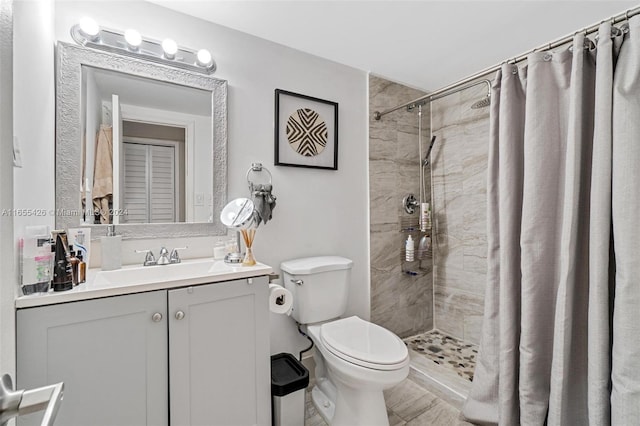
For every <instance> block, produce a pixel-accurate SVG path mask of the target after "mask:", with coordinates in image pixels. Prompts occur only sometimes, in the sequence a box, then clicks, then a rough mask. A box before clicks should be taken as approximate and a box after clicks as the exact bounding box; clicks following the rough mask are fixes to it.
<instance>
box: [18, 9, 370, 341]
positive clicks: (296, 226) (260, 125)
mask: <svg viewBox="0 0 640 426" xmlns="http://www.w3.org/2000/svg"><path fill="white" fill-rule="evenodd" d="M84 15H88V16H91V17H93V18H94V19H95V20H96V21H97V22H98V23H99V24H101V25H104V26H108V27H112V28H117V29H122V30H124V29H126V28H130V27H131V28H136V29H138V30H139V31H140V32H141V33H142V34H143V35H145V36H148V37H152V38H155V39H163V38H164V37H171V38H173V39H175V40H176V41H177V42H178V44H180V45H184V46H187V47H192V48H207V49H209V50H210V51H211V52H212V53H213V56H214V58H215V60H216V62H217V65H218V71H217V72H216V76H217V77H219V78H224V79H227V80H228V81H229V102H228V108H229V109H228V116H229V129H228V133H229V150H228V153H229V154H228V164H229V172H228V179H229V191H228V195H229V199H231V198H235V197H238V196H247V195H248V190H247V186H246V180H245V174H246V171H247V169H248V168H249V166H250V164H251V163H252V162H262V163H263V164H264V165H265V166H267V167H268V168H269V169H270V170H271V172H272V173H273V183H274V193H275V195H276V196H277V197H278V201H277V208H276V210H275V212H274V218H273V221H271V222H269V223H268V224H267V225H266V226H261V227H260V228H259V229H258V233H257V236H256V242H255V248H254V253H255V254H256V257H257V259H258V260H259V261H262V262H264V263H267V264H270V265H272V266H273V267H274V269H276V270H278V269H279V264H280V262H282V261H283V260H286V259H291V258H295V257H302V256H312V255H325V254H337V255H342V256H346V257H349V258H351V259H353V260H354V269H353V274H352V279H353V282H352V286H351V292H350V300H349V305H348V313H349V314H358V315H360V316H362V317H364V318H368V317H369V276H368V274H369V272H368V271H369V261H368V246H369V244H368V214H367V206H368V200H367V197H368V195H367V194H368V187H367V123H368V119H367V76H366V73H365V72H363V71H360V70H355V69H353V68H349V67H346V66H343V65H340V64H336V63H333V62H329V61H326V60H324V59H321V58H318V57H314V56H311V55H308V54H305V53H302V52H299V51H296V50H293V49H289V48H286V47H283V46H280V45H277V44H274V43H271V42H267V41H265V40H262V39H258V38H255V37H253V36H249V35H246V34H243V33H239V32H237V31H234V30H230V29H227V28H224V27H221V26H218V25H215V24H211V23H208V22H205V21H201V20H198V19H195V18H192V17H188V16H186V15H182V14H178V13H176V12H173V11H170V10H168V9H164V8H162V7H159V6H156V5H153V4H149V3H144V2H134V1H128V2H99V1H87V2H67V1H57V2H56V3H55V38H56V39H58V40H63V41H67V42H71V38H70V36H69V28H70V27H71V26H72V25H73V24H74V23H76V22H77V21H78V20H79V18H80V17H82V16H84ZM37 54H38V60H39V61H42V62H46V65H47V66H42V67H36V68H35V69H33V70H28V69H26V64H24V66H25V69H24V70H23V69H19V74H20V73H22V72H25V73H26V74H25V76H24V78H22V79H21V80H23V81H24V80H28V79H29V77H28V76H27V75H28V74H37V75H34V76H32V77H31V79H32V80H34V81H35V82H36V84H35V86H34V87H33V90H29V91H28V93H25V100H24V101H23V102H22V103H21V104H20V105H19V107H17V109H16V114H17V115H18V116H19V117H20V119H21V121H24V122H29V123H30V124H31V126H32V129H33V131H34V132H35V131H36V130H37V129H36V128H35V127H36V126H33V123H34V121H35V122H42V121H44V122H46V123H49V122H50V120H52V119H53V113H52V111H51V109H50V108H47V109H46V110H42V109H37V108H36V109H35V110H34V105H33V99H34V98H35V99H40V96H41V94H42V93H44V94H45V96H47V94H50V93H52V92H53V70H52V64H53V58H52V57H51V55H50V53H49V52H48V51H41V52H37ZM30 55H31V56H33V52H31V53H30ZM16 70H18V68H17V67H16ZM40 82H41V83H45V82H46V83H47V84H46V87H40V85H39V84H38V83H40ZM276 88H280V89H285V90H289V91H293V92H298V93H303V94H306V95H310V96H315V97H319V98H322V99H328V100H331V101H336V102H338V103H339V105H340V108H339V130H340V134H339V170H338V171H328V170H312V169H299V168H291V167H278V168H276V167H274V166H273V143H274V142H273V120H274V90H275V89H276ZM25 89H26V88H25ZM27 99H29V100H31V102H30V101H27ZM17 121H18V120H17ZM31 143H32V144H33V145H32V147H33V149H30V150H29V152H28V153H26V156H27V158H28V160H29V161H34V160H35V159H38V158H41V163H43V164H46V167H44V168H43V169H42V171H40V172H38V173H37V174H36V175H35V177H36V179H32V178H27V176H25V174H24V173H23V174H22V175H16V185H15V187H16V192H21V193H33V194H34V197H33V198H35V195H41V197H39V199H40V200H42V201H39V202H38V206H39V207H40V206H42V207H45V208H46V207H49V206H51V207H52V206H53V203H54V201H53V199H52V194H53V144H52V140H51V139H50V138H33V140H32V142H31ZM37 150H41V152H40V151H37ZM41 181H42V182H41ZM44 182H46V185H43V186H42V187H41V186H40V184H41V183H44ZM17 201H18V199H16V202H17ZM26 201H30V199H29V200H24V202H26ZM20 202H21V203H22V202H23V200H22V199H21V200H20ZM43 204H47V206H43ZM51 207H49V208H51ZM213 240H214V239H213V238H210V239H207V238H199V239H194V240H193V241H192V243H189V245H190V248H191V247H194V249H193V250H190V251H191V252H192V254H194V253H205V254H208V255H210V254H211V253H212V245H213ZM160 243H164V244H166V245H167V246H171V245H173V244H174V242H172V241H160V240H158V241H131V242H127V244H125V245H124V250H126V251H127V252H129V250H130V249H132V248H134V247H140V248H156V247H155V246H156V245H157V246H158V247H159V245H160ZM175 243H178V241H175ZM180 243H182V241H180ZM149 245H151V247H150V246H149ZM94 255H98V256H99V254H98V251H97V250H96V251H94ZM92 257H93V255H92ZM96 257H97V256H96ZM138 260H140V259H137V258H136V261H138ZM271 330H272V331H271V341H272V348H271V349H272V352H274V353H275V352H280V351H289V352H294V351H298V350H300V349H301V348H303V347H305V346H306V340H304V339H301V338H300V337H299V336H298V335H297V332H296V331H295V326H294V323H293V320H292V319H290V318H286V317H276V316H273V317H272V321H271Z"/></svg>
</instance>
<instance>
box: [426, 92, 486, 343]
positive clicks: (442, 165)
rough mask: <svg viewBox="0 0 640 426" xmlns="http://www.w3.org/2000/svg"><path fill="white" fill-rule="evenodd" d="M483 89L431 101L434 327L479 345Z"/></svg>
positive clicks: (482, 262) (483, 267)
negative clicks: (475, 105) (474, 106)
mask: <svg viewBox="0 0 640 426" xmlns="http://www.w3.org/2000/svg"><path fill="white" fill-rule="evenodd" d="M486 91H487V89H486V86H484V85H483V86H477V87H474V88H471V89H466V90H464V91H462V92H459V93H457V94H453V95H450V96H447V97H445V98H442V99H438V100H436V101H434V102H433V103H432V105H431V108H432V111H431V112H432V115H431V118H432V122H431V126H432V129H433V134H434V135H436V137H437V140H436V145H435V146H434V149H433V153H432V159H433V165H432V167H433V170H432V180H433V184H432V191H433V193H432V196H433V212H434V214H433V216H434V229H436V232H435V234H436V236H435V239H434V296H433V297H434V326H435V327H436V328H438V329H439V330H441V331H443V332H445V333H447V334H450V335H452V336H454V337H458V338H461V339H464V340H467V341H470V342H473V343H478V341H479V339H480V333H481V329H482V313H483V306H484V289H485V285H486V274H487V259H486V258H487V232H486V226H487V217H486V210H487V205H486V203H487V198H486V196H487V162H488V148H489V107H486V108H483V109H477V110H473V109H471V108H470V107H471V105H472V104H473V103H474V102H476V101H478V100H480V99H482V98H483V97H484V96H485V95H486Z"/></svg>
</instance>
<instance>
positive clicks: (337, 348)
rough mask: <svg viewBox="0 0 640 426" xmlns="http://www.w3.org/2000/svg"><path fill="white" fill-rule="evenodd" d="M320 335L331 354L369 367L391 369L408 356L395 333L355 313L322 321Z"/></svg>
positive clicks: (403, 361)
mask: <svg viewBox="0 0 640 426" xmlns="http://www.w3.org/2000/svg"><path fill="white" fill-rule="evenodd" d="M320 335H321V337H322V341H323V342H324V343H325V346H326V347H327V349H329V350H330V351H331V352H332V353H333V354H335V355H336V356H339V357H341V358H343V359H346V360H347V361H350V362H353V363H355V364H358V365H362V366H365V367H369V368H376V369H381V370H386V369H390V368H391V367H395V366H397V365H398V364H403V363H405V362H406V360H407V357H408V355H409V352H408V350H407V346H406V345H405V344H404V342H403V341H402V340H400V338H399V337H398V336H396V335H395V334H393V333H392V332H390V331H389V330H387V329H386V328H383V327H380V326H379V325H376V324H372V323H370V322H368V321H364V320H362V319H360V318H358V317H356V316H353V317H349V318H344V319H340V320H337V321H331V322H329V323H325V324H322V326H321V327H320Z"/></svg>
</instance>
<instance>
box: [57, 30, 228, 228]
mask: <svg viewBox="0 0 640 426" xmlns="http://www.w3.org/2000/svg"><path fill="white" fill-rule="evenodd" d="M56 74H57V82H56V87H57V93H56V227H57V228H68V227H78V226H91V227H96V228H98V229H96V230H95V231H94V232H92V236H94V237H97V236H100V235H103V234H104V232H106V231H105V230H103V229H101V228H105V227H106V224H107V223H115V224H118V227H117V228H118V233H119V234H122V235H123V236H124V237H125V238H155V237H164V238H171V237H189V236H206V235H224V234H226V227H224V226H223V225H222V224H221V223H220V220H219V214H220V211H221V210H222V208H223V207H224V205H225V204H226V188H227V182H226V175H227V156H226V152H227V105H226V103H227V82H226V81H225V80H221V79H217V78H214V77H211V76H208V75H203V74H199V73H196V72H191V71H185V70H181V69H178V68H173V67H170V66H165V65H160V64H156V63H152V62H148V61H145V60H141V59H137V58H130V57H124V56H120V55H117V54H112V53H106V52H102V51H96V50H93V49H88V48H84V47H79V46H75V45H71V44H67V43H63V42H59V43H58V46H57V72H56ZM87 81H90V82H91V84H92V87H94V89H93V91H94V92H95V93H93V94H91V93H89V97H90V98H91V97H93V98H97V99H98V103H99V104H100V105H101V108H94V110H93V111H92V110H91V109H90V108H89V107H88V104H90V103H91V102H88V101H87V95H88V93H87V92H88V91H89V92H90V90H89V89H91V87H89V86H88V84H87ZM96 82H98V83H99V84H97V83H96ZM119 85H120V87H119ZM95 87H102V89H95ZM105 87H106V89H105ZM134 88H135V89H134ZM101 90H102V92H104V93H107V92H117V91H119V92H120V95H119V96H121V97H122V100H124V101H126V102H120V98H119V97H118V96H114V97H112V98H111V99H108V97H105V96H104V93H102V94H100V92H101ZM165 92H166V93H165ZM96 93H97V94H96ZM134 93H138V96H137V99H138V100H135V101H134V98H136V97H135V96H134ZM145 94H146V95H147V96H145ZM114 95H115V93H114ZM176 98H184V99H183V100H182V101H181V102H176V101H175V100H176ZM171 99H174V102H170V101H169V100H171ZM92 102H93V103H96V100H95V99H94V100H93V101H92ZM163 102H164V103H167V102H169V103H171V104H172V107H171V108H169V107H159V105H163ZM120 103H122V105H119V104H120ZM198 105H199V106H198ZM178 108H183V109H184V111H178V110H176V109H178ZM98 110H100V111H98ZM169 110H171V111H169ZM159 111H163V112H162V113H160V112H159ZM96 115H97V116H98V117H97V118H95V119H94V118H92V117H95V116H96ZM114 115H117V116H118V117H121V120H118V119H114V118H115V117H113V116H114ZM161 116H162V117H161ZM195 116H197V117H200V118H202V120H200V121H198V120H199V119H198V120H195V119H194V120H191V119H190V117H195ZM122 119H124V121H122ZM109 120H113V122H112V123H108V124H109V125H105V127H109V132H110V135H109V138H111V140H110V141H109V146H110V148H109V149H110V150H111V151H109V152H110V153H112V157H113V163H112V166H111V167H112V169H110V170H109V173H110V174H111V175H112V177H111V179H112V182H110V185H112V188H110V189H111V190H112V195H111V196H109V197H106V198H105V199H103V202H102V204H101V203H100V197H99V196H98V195H99V191H98V190H97V189H96V186H95V185H96V182H97V181H98V179H96V181H94V180H93V178H94V174H95V173H97V172H98V170H99V166H98V165H96V163H97V160H98V155H99V154H98V151H99V149H98V147H99V146H100V143H101V142H103V141H100V138H101V136H104V135H101V132H102V127H101V125H100V124H96V122H102V123H105V122H106V121H109ZM92 121H93V122H92ZM123 127H124V128H125V131H124V134H125V135H126V136H125V137H124V138H123V137H122V136H123V129H122V128H123ZM196 128H199V129H200V130H201V131H200V133H198V132H196V131H195V129H196ZM176 131H177V133H176ZM144 132H150V134H149V135H146V134H144ZM159 133H163V134H165V133H166V134H169V135H171V136H166V137H165V136H159V137H156V136H157V134H159ZM94 134H95V135H96V137H95V140H92V139H93V137H92V135H94ZM154 135H155V136H154ZM176 135H177V136H176ZM194 135H195V137H194ZM152 139H153V140H155V142H153V141H152V142H149V141H150V140H152ZM167 147H170V148H171V149H165V148H167ZM174 148H175V149H174ZM145 150H146V151H145ZM103 151H104V150H103ZM151 151H153V152H154V153H155V152H156V151H158V152H160V154H159V155H160V157H161V160H160V161H162V160H163V157H162V156H163V155H165V154H164V153H165V152H170V153H171V157H170V158H169V160H167V161H165V163H164V164H170V165H171V170H170V177H171V182H172V183H171V188H172V190H174V189H175V193H172V192H170V193H169V195H167V196H168V197H169V198H173V200H172V202H173V201H175V203H174V204H172V205H171V208H170V209H169V210H171V212H170V213H171V214H169V215H161V216H157V217H154V216H153V214H152V212H154V211H155V212H158V211H160V210H161V208H160V207H158V206H157V205H156V204H153V201H154V200H155V201H157V200H160V199H161V197H162V196H156V195H154V194H155V193H152V192H151V190H150V189H149V188H147V193H146V195H145V198H146V199H147V201H148V202H147V207H146V210H140V211H137V212H134V209H132V208H131V206H133V205H135V204H136V203H138V200H134V203H133V204H132V203H131V202H130V201H131V200H130V199H131V195H130V194H134V193H135V192H136V191H137V190H138V188H133V189H132V190H128V189H127V188H129V186H131V185H126V181H127V178H126V177H125V172H127V173H129V175H132V176H134V175H135V173H136V172H138V171H139V170H138V169H135V168H132V167H133V166H129V165H127V166H125V163H126V164H134V162H133V160H132V161H129V162H125V157H124V154H125V152H132V153H133V154H131V157H130V158H132V159H135V158H136V157H135V155H137V156H138V158H141V159H142V161H141V162H139V163H145V162H146V163H147V169H146V176H147V184H148V182H149V176H150V175H151V174H152V173H151V172H150V171H149V167H151V162H152V161H155V160H152V158H156V157H157V156H158V155H156V154H153V155H155V157H154V156H153V155H152V154H150V152H151ZM145 152H146V154H145ZM140 153H142V154H144V155H142V156H140V155H141V154H140ZM145 155H146V157H145ZM203 158H204V159H205V161H204V162H203V161H202V160H203ZM103 160H104V157H103ZM165 160H166V159H165ZM98 161H99V160H98ZM103 162H104V161H103ZM159 164H160V165H161V166H162V165H163V163H159ZM174 165H175V166H174ZM143 167H144V166H143ZM157 169H161V167H157ZM131 170H133V172H131ZM142 174H143V175H144V171H143V172H142ZM157 174H158V173H156V175H157ZM96 176H97V175H96ZM141 182H142V183H140V185H142V186H144V179H142V180H141ZM159 186H160V185H157V187H159ZM125 187H126V188H125ZM94 189H95V191H93V190H94ZM92 191H93V193H92ZM127 191H129V192H127ZM127 194H129V195H127ZM127 197H128V198H127ZM106 200H108V202H107V201H106ZM127 200H128V201H127ZM127 203H128V204H127ZM138 204H139V203H138ZM107 212H108V213H107ZM134 213H135V214H134ZM145 215H146V216H145ZM158 222H159V223H158Z"/></svg>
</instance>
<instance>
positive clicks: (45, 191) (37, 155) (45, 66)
mask: <svg viewBox="0 0 640 426" xmlns="http://www.w3.org/2000/svg"><path fill="white" fill-rule="evenodd" d="M53 9H54V5H53V2H51V1H47V0H33V1H31V0H29V1H27V0H22V1H14V52H13V53H14V54H13V68H14V79H13V95H14V96H13V106H14V115H13V117H14V118H13V125H14V134H15V135H16V137H17V138H18V140H19V141H20V149H21V151H22V168H19V169H14V175H13V176H14V203H15V207H16V208H20V209H51V208H54V207H55V193H54V170H55V165H54V161H53V158H54V153H55V85H54V81H55V75H54V60H55V57H54V44H53V37H54V20H53ZM28 225H48V226H50V227H51V229H53V227H54V225H55V217H54V216H50V215H47V216H44V217H41V216H24V217H16V218H15V224H14V229H15V237H16V238H19V237H20V236H22V235H24V227H25V226H28Z"/></svg>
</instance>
